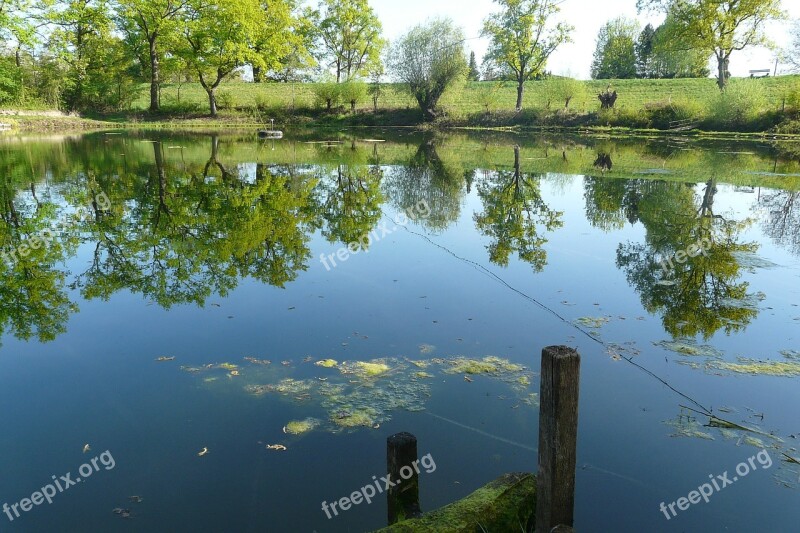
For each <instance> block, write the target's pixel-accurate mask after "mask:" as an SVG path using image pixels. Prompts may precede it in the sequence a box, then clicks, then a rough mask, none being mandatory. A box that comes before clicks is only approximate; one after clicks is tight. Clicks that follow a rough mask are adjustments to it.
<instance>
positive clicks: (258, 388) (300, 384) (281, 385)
mask: <svg viewBox="0 0 800 533" xmlns="http://www.w3.org/2000/svg"><path fill="white" fill-rule="evenodd" d="M314 385H315V383H314V382H313V381H311V380H308V379H306V380H295V379H292V378H286V379H282V380H281V381H279V382H278V383H275V384H267V385H247V386H246V387H245V390H246V391H247V392H249V393H250V394H254V395H256V396H262V395H264V394H268V393H276V394H281V395H284V396H294V395H300V394H304V393H308V392H309V391H310V390H311V389H312V388H313V387H314Z"/></svg>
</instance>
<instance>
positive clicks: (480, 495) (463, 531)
mask: <svg viewBox="0 0 800 533" xmlns="http://www.w3.org/2000/svg"><path fill="white" fill-rule="evenodd" d="M535 517H536V476H534V475H533V474H529V473H511V474H504V475H502V476H500V477H499V478H497V479H495V480H494V481H492V482H491V483H488V484H487V485H484V486H483V487H481V488H479V489H478V490H476V491H475V492H473V493H472V494H470V495H469V496H467V497H466V498H464V499H462V500H458V501H456V502H454V503H451V504H450V505H447V506H445V507H442V508H441V509H437V510H435V511H431V512H430V513H425V514H424V515H422V516H421V517H420V518H413V519H409V520H404V521H402V522H399V523H397V524H394V525H391V526H389V527H386V528H384V529H381V530H379V532H376V533H475V532H478V531H488V532H496V531H530V530H532V528H533V525H534V522H535Z"/></svg>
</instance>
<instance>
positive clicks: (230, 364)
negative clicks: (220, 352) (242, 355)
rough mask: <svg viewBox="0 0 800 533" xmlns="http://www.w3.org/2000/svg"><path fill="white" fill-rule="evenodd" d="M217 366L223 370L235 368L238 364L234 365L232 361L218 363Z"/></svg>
mask: <svg viewBox="0 0 800 533" xmlns="http://www.w3.org/2000/svg"><path fill="white" fill-rule="evenodd" d="M218 368H221V369H223V370H237V369H238V368H239V365H234V364H233V363H222V364H221V365H218Z"/></svg>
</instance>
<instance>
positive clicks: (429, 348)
mask: <svg viewBox="0 0 800 533" xmlns="http://www.w3.org/2000/svg"><path fill="white" fill-rule="evenodd" d="M435 350H436V346H434V345H432V344H420V345H419V353H421V354H422V355H428V354H431V353H433V352H434V351H435Z"/></svg>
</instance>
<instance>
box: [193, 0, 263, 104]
mask: <svg viewBox="0 0 800 533" xmlns="http://www.w3.org/2000/svg"><path fill="white" fill-rule="evenodd" d="M186 14H187V17H186V20H185V21H184V22H183V37H184V39H183V42H182V44H181V46H179V47H178V53H179V54H180V55H181V57H182V58H183V59H184V60H185V61H186V63H187V64H188V65H190V66H191V67H192V69H193V70H194V71H195V72H197V76H198V79H199V80H200V85H202V86H203V89H204V90H205V91H206V94H207V95H208V105H209V111H210V113H211V116H212V117H216V116H217V98H216V90H217V88H218V87H219V85H220V84H221V83H222V82H223V81H224V80H225V79H226V78H228V77H230V76H231V75H232V74H233V72H234V71H235V70H236V69H237V68H240V67H243V66H245V65H246V64H252V65H256V66H261V67H263V66H264V65H265V62H264V54H263V53H259V52H257V51H255V50H254V49H253V47H252V46H251V45H252V43H253V42H255V41H257V40H259V39H261V38H262V34H263V32H265V31H269V28H267V27H266V26H265V22H266V21H265V12H264V9H263V7H262V5H261V2H260V1H259V0H210V1H206V0H192V2H191V3H190V4H189V5H188V6H187V8H186Z"/></svg>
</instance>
